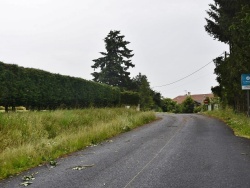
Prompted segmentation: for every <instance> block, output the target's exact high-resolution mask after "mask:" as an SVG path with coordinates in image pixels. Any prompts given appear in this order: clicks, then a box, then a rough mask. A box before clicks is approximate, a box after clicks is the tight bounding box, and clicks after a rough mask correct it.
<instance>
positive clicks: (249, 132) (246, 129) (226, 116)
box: [205, 108, 250, 139]
mask: <svg viewBox="0 0 250 188" xmlns="http://www.w3.org/2000/svg"><path fill="white" fill-rule="evenodd" d="M205 114H207V115H209V116H213V117H217V118H219V119H221V120H222V121H224V122H225V123H226V124H227V125H228V126H229V127H231V128H232V130H233V131H234V134H235V135H236V136H240V137H244V138H248V139H250V117H247V116H246V115H245V114H241V113H235V112H234V111H233V110H232V109H230V108H226V109H223V110H215V111H207V112H205Z"/></svg>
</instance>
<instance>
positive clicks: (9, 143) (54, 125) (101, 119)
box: [0, 108, 156, 179]
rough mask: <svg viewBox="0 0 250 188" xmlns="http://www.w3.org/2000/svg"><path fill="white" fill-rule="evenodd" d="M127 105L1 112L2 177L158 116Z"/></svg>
mask: <svg viewBox="0 0 250 188" xmlns="http://www.w3.org/2000/svg"><path fill="white" fill-rule="evenodd" d="M155 118H156V117H155V114H154V113H153V112H138V111H136V110H132V109H125V108H102V109H100V108H99V109H94V108H92V109H83V110H56V111H40V112H35V111H28V112H25V113H2V114H1V113H0V179H2V178H6V177H8V176H10V175H13V174H16V173H19V172H20V171H23V170H27V169H28V168H31V167H34V166H37V165H39V164H41V163H44V162H49V163H51V161H55V160H54V159H56V158H58V157H59V156H62V155H65V154H68V153H71V152H74V151H77V150H79V149H82V148H84V147H87V146H90V145H92V144H98V143H99V142H101V141H103V140H106V139H108V138H110V137H113V136H115V135H117V134H119V133H122V132H124V131H128V130H129V129H133V128H135V127H137V126H140V125H143V124H145V123H149V122H150V121H152V120H154V119H155Z"/></svg>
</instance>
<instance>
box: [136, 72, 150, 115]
mask: <svg viewBox="0 0 250 188" xmlns="http://www.w3.org/2000/svg"><path fill="white" fill-rule="evenodd" d="M133 86H134V91H136V92H138V93H139V97H140V101H139V102H140V105H141V109H143V110H150V109H152V108H153V106H154V100H153V91H152V90H151V88H150V83H149V82H148V78H147V76H146V75H142V74H141V73H139V74H138V75H137V76H136V77H135V78H133Z"/></svg>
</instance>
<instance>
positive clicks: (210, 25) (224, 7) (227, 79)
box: [205, 0, 250, 112]
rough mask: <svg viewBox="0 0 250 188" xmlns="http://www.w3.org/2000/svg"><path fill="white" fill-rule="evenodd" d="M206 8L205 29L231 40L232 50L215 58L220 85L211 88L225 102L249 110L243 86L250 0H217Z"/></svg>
mask: <svg viewBox="0 0 250 188" xmlns="http://www.w3.org/2000/svg"><path fill="white" fill-rule="evenodd" d="M214 2H215V3H214V4H211V5H209V6H210V10H209V11H207V13H208V15H209V19H208V18H207V19H206V20H207V25H206V26H205V29H206V31H207V32H208V33H209V34H210V35H211V36H213V37H214V38H215V39H218V40H219V41H221V42H224V43H227V44H229V47H230V54H225V56H224V57H223V56H220V57H217V58H216V59H215V60H214V63H215V66H216V68H215V74H216V75H217V81H218V83H219V85H218V86H216V87H213V88H212V91H213V93H214V94H216V95H217V96H218V97H220V99H221V101H222V104H223V105H224V106H226V105H230V106H231V107H233V108H234V110H236V111H241V112H244V111H246V105H245V100H246V99H245V98H246V94H245V92H244V91H242V89H241V85H240V81H241V80H240V79H241V74H244V73H249V72H250V37H249V34H250V17H249V15H250V8H249V7H250V2H249V0H237V1H233V0H230V1H228V0H214Z"/></svg>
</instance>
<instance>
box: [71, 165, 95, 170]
mask: <svg viewBox="0 0 250 188" xmlns="http://www.w3.org/2000/svg"><path fill="white" fill-rule="evenodd" d="M93 166H94V164H92V165H81V166H76V167H73V168H72V170H83V169H85V168H89V167H93Z"/></svg>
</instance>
